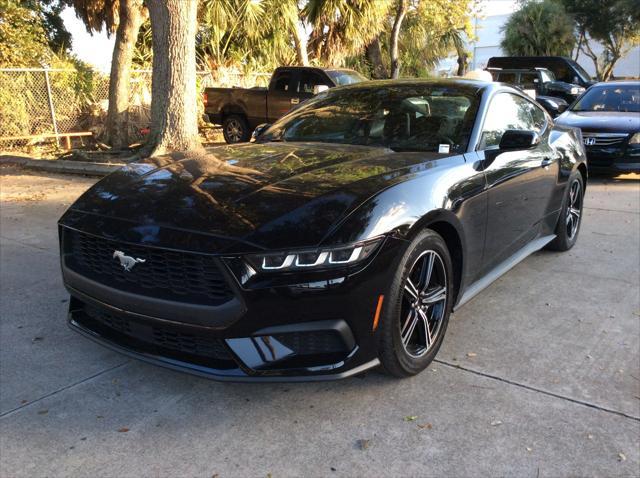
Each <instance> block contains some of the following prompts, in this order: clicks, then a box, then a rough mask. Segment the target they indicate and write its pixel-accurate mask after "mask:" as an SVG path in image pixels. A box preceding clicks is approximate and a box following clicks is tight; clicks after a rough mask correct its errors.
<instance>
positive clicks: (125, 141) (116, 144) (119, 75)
mask: <svg viewBox="0 0 640 478" xmlns="http://www.w3.org/2000/svg"><path fill="white" fill-rule="evenodd" d="M143 8H144V6H143V5H142V0H120V6H119V18H120V22H119V24H118V29H117V30H116V41H115V45H114V47H113V56H112V58H111V75H110V76H109V110H108V111H107V121H106V138H105V142H106V143H107V144H109V145H111V147H112V148H113V149H123V148H126V147H127V146H129V134H128V111H129V83H130V80H131V60H132V59H133V50H134V48H135V46H136V39H137V38H138V31H139V30H140V25H141V24H142V22H143V20H144V15H143Z"/></svg>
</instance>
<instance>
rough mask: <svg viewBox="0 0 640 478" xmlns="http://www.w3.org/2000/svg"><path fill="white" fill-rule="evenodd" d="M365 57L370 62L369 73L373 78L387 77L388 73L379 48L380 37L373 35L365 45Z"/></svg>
mask: <svg viewBox="0 0 640 478" xmlns="http://www.w3.org/2000/svg"><path fill="white" fill-rule="evenodd" d="M367 59H368V60H369V63H371V74H372V76H373V78H374V79H376V80H379V79H382V78H389V73H388V72H387V69H386V68H385V67H384V62H383V61H382V49H381V48H380V38H379V37H375V38H374V39H373V40H372V41H371V43H369V44H368V45H367Z"/></svg>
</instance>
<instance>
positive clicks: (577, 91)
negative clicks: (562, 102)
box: [571, 86, 584, 95]
mask: <svg viewBox="0 0 640 478" xmlns="http://www.w3.org/2000/svg"><path fill="white" fill-rule="evenodd" d="M583 91H584V88H582V87H581V86H574V87H573V88H571V94H572V95H579V94H581V93H582V92H583Z"/></svg>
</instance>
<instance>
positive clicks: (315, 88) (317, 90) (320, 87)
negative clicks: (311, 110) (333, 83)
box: [313, 85, 329, 95]
mask: <svg viewBox="0 0 640 478" xmlns="http://www.w3.org/2000/svg"><path fill="white" fill-rule="evenodd" d="M328 89H329V87H328V86H327V85H314V86H313V94H314V95H317V94H318V93H322V92H323V91H327V90H328Z"/></svg>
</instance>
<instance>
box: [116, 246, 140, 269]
mask: <svg viewBox="0 0 640 478" xmlns="http://www.w3.org/2000/svg"><path fill="white" fill-rule="evenodd" d="M116 257H117V258H118V260H119V261H120V265H121V266H122V267H123V269H124V270H125V271H127V272H129V271H130V270H131V269H132V268H133V266H135V265H136V264H138V263H142V262H146V259H138V258H135V257H131V256H126V255H125V254H124V252H122V251H113V258H114V259H115V258H116Z"/></svg>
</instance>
